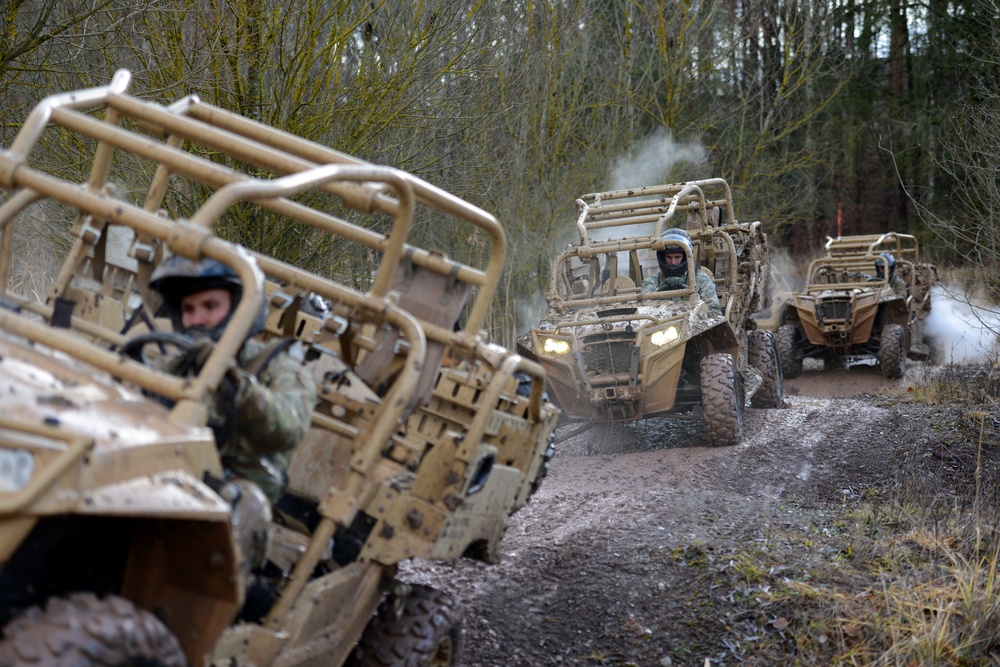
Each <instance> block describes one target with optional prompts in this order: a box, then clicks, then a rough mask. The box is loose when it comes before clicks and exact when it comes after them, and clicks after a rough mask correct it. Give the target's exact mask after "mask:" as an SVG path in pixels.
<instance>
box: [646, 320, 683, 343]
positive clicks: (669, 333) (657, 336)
mask: <svg viewBox="0 0 1000 667" xmlns="http://www.w3.org/2000/svg"><path fill="white" fill-rule="evenodd" d="M680 337H681V332H680V331H678V330H677V327H675V326H674V325H670V326H669V327H667V328H666V329H660V330H659V331H656V332H654V333H653V335H651V336H650V337H649V342H650V343H652V344H653V345H655V346H656V347H663V346H664V345H669V344H670V343H673V342H674V341H676V340H677V339H678V338H680Z"/></svg>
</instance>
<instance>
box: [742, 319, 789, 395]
mask: <svg viewBox="0 0 1000 667" xmlns="http://www.w3.org/2000/svg"><path fill="white" fill-rule="evenodd" d="M747 342H748V343H749V345H748V347H747V352H748V354H749V361H750V365H751V366H753V367H754V368H756V369H757V370H759V371H760V372H761V374H762V375H763V376H764V382H763V384H761V385H760V388H758V389H757V391H756V392H754V395H753V397H752V398H751V399H750V405H751V406H752V407H755V408H780V407H781V404H782V403H783V402H784V400H785V382H784V375H783V374H782V372H781V353H780V352H778V344H777V342H776V341H775V340H774V334H772V333H771V332H770V331H761V330H757V331H752V332H750V335H749V337H748V339H747Z"/></svg>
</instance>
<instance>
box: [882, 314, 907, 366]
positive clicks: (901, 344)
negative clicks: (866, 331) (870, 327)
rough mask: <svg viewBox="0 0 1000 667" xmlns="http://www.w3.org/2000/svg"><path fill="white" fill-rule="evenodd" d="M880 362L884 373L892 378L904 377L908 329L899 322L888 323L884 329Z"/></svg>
mask: <svg viewBox="0 0 1000 667" xmlns="http://www.w3.org/2000/svg"><path fill="white" fill-rule="evenodd" d="M878 363H879V365H880V366H882V375H884V376H885V377H886V378H888V379H890V380H898V379H899V378H901V377H903V366H904V364H905V363H906V330H905V329H904V328H903V327H902V326H900V325H898V324H887V325H886V326H885V327H884V328H883V329H882V342H881V344H880V345H879V348H878Z"/></svg>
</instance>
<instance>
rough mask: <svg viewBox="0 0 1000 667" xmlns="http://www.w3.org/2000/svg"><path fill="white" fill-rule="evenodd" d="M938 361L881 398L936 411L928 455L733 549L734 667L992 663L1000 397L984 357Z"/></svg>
mask: <svg viewBox="0 0 1000 667" xmlns="http://www.w3.org/2000/svg"><path fill="white" fill-rule="evenodd" d="M939 370H940V372H938V373H935V374H933V375H930V374H928V375H927V376H926V377H924V378H921V379H920V380H919V381H918V382H916V383H914V384H913V385H911V386H907V387H904V388H903V389H901V390H899V391H896V392H893V393H892V394H889V395H885V396H883V397H882V398H883V399H885V400H887V401H899V402H902V403H912V404H914V405H916V404H921V405H922V406H936V407H937V408H939V409H940V412H937V413H935V417H936V418H934V419H932V420H931V421H932V424H931V427H932V428H934V429H937V430H938V434H939V436H940V443H939V445H938V450H935V451H934V452H933V454H934V455H935V456H927V455H925V456H913V457H911V458H910V459H909V460H910V461H911V463H910V464H909V465H906V466H902V467H901V468H900V469H899V470H898V471H897V472H896V474H895V476H892V477H891V479H890V480H887V481H885V482H883V483H880V484H879V485H878V486H875V487H872V488H868V489H865V490H864V492H861V493H857V494H855V495H854V496H853V497H852V498H850V499H845V501H844V504H843V507H842V508H841V510H840V512H839V513H838V514H837V515H836V516H835V517H834V518H833V519H832V520H830V521H829V522H828V523H827V524H826V525H822V526H817V527H814V529H813V530H812V531H811V532H810V534H809V535H805V534H803V533H802V531H801V530H798V531H791V530H784V531H782V530H781V529H770V532H769V534H768V535H767V548H763V549H761V548H758V549H754V550H745V551H743V552H741V553H739V554H738V555H737V556H736V558H734V559H733V562H732V563H731V567H730V568H728V570H727V572H728V575H727V576H728V577H729V578H730V582H729V585H730V586H733V587H734V588H735V589H738V590H741V591H743V592H744V594H743V595H742V596H741V597H740V598H739V599H735V598H734V604H738V605H739V607H740V610H739V611H738V612H737V613H738V614H741V615H742V616H743V617H744V618H745V619H746V620H745V621H744V622H743V624H742V625H741V626H740V627H735V626H734V627H732V628H731V631H732V636H733V641H732V642H731V644H732V645H734V646H742V647H743V648H744V649H746V650H741V651H740V654H735V653H734V657H736V658H737V659H738V661H739V662H740V664H746V665H772V664H789V665H793V664H794V665H873V666H901V667H911V666H912V667H916V666H924V665H934V666H941V667H971V666H980V665H1000V571H998V570H1000V494H998V491H997V490H998V489H1000V473H998V469H1000V451H998V448H997V445H996V435H997V431H998V429H1000V407H998V405H997V404H996V401H995V400H994V399H993V398H991V393H992V392H991V389H992V387H991V384H990V382H991V380H990V378H989V368H988V367H979V368H976V367H961V366H955V367H943V368H940V369H939ZM813 554H815V555H813ZM793 558H794V559H795V560H796V563H797V566H798V567H797V568H794V569H791V568H776V564H777V563H780V562H786V561H788V560H791V559H793ZM748 590H750V591H752V592H753V594H752V595H747V594H746V591H748ZM748 636H749V637H752V639H753V642H752V650H749V646H748V642H747V641H746V638H747V637H748ZM741 640H742V644H740V641H741Z"/></svg>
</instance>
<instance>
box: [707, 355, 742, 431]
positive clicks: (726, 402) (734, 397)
mask: <svg viewBox="0 0 1000 667" xmlns="http://www.w3.org/2000/svg"><path fill="white" fill-rule="evenodd" d="M743 401H744V396H743V378H742V377H741V376H740V374H739V372H738V371H737V370H736V362H735V361H734V360H733V355H731V354H727V353H725V352H718V353H716V354H710V355H709V356H707V357H705V358H704V359H702V360H701V404H702V407H703V408H704V410H705V433H706V434H707V435H708V441H709V442H710V443H712V445H714V446H717V447H722V446H727V445H738V444H739V443H740V440H742V439H743Z"/></svg>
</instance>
